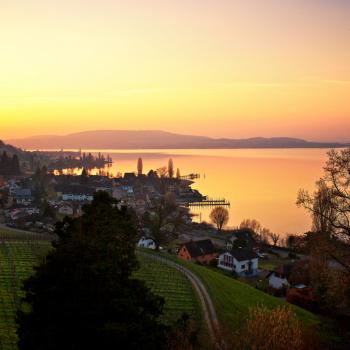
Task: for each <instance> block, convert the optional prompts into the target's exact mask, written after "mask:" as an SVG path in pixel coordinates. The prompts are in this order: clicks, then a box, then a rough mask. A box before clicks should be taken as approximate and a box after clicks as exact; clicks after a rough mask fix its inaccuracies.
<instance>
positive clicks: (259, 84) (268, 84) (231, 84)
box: [217, 81, 286, 88]
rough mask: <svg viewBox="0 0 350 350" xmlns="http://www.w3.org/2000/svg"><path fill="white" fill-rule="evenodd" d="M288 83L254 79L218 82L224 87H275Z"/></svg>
mask: <svg viewBox="0 0 350 350" xmlns="http://www.w3.org/2000/svg"><path fill="white" fill-rule="evenodd" d="M285 85H286V84H283V83H276V82H252V81H233V82H229V83H222V84H217V86H222V87H227V88H230V87H262V88H273V87H282V86H285Z"/></svg>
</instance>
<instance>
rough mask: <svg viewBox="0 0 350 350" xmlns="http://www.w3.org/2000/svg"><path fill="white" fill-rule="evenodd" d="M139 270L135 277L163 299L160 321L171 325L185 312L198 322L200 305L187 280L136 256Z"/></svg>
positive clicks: (165, 267)
mask: <svg viewBox="0 0 350 350" xmlns="http://www.w3.org/2000/svg"><path fill="white" fill-rule="evenodd" d="M138 259H139V261H140V266H141V267H140V269H139V270H138V271H136V273H135V277H137V278H139V279H142V280H144V281H145V282H146V285H147V286H148V287H149V288H151V290H152V291H153V292H154V293H155V294H157V295H160V296H162V297H163V298H164V299H165V305H164V315H163V316H162V320H163V321H164V323H166V324H171V323H173V322H174V321H176V320H178V319H179V318H180V317H181V315H182V314H183V313H184V312H186V313H187V314H188V315H190V316H191V317H192V318H193V319H195V320H197V321H199V320H200V316H201V309H200V304H199V301H198V299H197V296H196V294H195V292H194V290H193V288H192V286H191V284H190V282H189V281H188V280H187V278H186V277H185V276H184V275H183V274H182V273H181V272H179V271H178V270H176V269H174V268H173V267H170V266H168V265H166V264H162V263H160V262H159V261H156V260H154V259H152V258H149V257H144V256H141V255H138Z"/></svg>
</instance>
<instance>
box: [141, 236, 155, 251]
mask: <svg viewBox="0 0 350 350" xmlns="http://www.w3.org/2000/svg"><path fill="white" fill-rule="evenodd" d="M137 246H138V247H139V248H148V249H156V244H155V243H154V240H153V239H152V238H147V237H142V238H141V239H140V240H139V241H138V243H137Z"/></svg>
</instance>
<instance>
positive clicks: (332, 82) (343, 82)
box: [323, 80, 350, 85]
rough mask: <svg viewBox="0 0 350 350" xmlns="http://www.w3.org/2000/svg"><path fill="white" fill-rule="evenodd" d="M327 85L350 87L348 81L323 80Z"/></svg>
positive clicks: (349, 81)
mask: <svg viewBox="0 0 350 350" xmlns="http://www.w3.org/2000/svg"><path fill="white" fill-rule="evenodd" d="M323 82H324V83H327V84H337V85H350V80H323Z"/></svg>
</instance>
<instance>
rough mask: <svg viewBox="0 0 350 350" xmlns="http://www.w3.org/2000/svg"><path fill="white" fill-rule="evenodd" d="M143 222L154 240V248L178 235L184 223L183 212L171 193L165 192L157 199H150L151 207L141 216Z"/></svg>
mask: <svg viewBox="0 0 350 350" xmlns="http://www.w3.org/2000/svg"><path fill="white" fill-rule="evenodd" d="M143 223H144V225H145V227H146V228H147V229H148V230H149V232H150V236H151V237H152V239H153V240H154V243H155V245H156V250H159V247H160V245H161V244H164V243H167V242H168V241H170V240H171V239H174V238H176V237H177V235H178V231H179V230H180V228H181V227H182V226H183V225H184V224H185V221H184V212H183V211H182V210H181V209H180V208H179V206H178V205H177V204H176V198H175V196H174V194H173V193H167V194H165V195H164V196H162V197H161V198H159V199H156V198H154V199H152V203H151V207H150V208H149V210H147V211H146V213H145V214H144V216H143Z"/></svg>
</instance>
